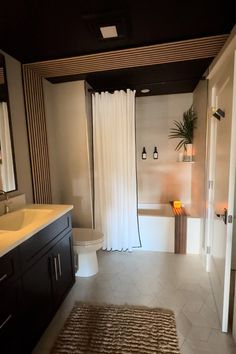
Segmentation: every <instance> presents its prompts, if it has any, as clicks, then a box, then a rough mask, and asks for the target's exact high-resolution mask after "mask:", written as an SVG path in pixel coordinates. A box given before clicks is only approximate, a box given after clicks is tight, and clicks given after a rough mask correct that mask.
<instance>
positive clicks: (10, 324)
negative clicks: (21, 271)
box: [0, 281, 21, 354]
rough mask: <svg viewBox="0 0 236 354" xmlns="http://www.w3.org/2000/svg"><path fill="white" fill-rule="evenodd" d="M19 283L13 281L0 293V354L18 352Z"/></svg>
mask: <svg viewBox="0 0 236 354" xmlns="http://www.w3.org/2000/svg"><path fill="white" fill-rule="evenodd" d="M20 299H21V283H20V281H15V282H14V283H11V284H10V286H8V287H6V289H4V290H2V291H1V301H0V352H1V354H9V353H10V354H16V353H19V352H20V346H21V344H20V343H21V338H20V337H21V336H20V326H21V324H20V309H21V304H20Z"/></svg>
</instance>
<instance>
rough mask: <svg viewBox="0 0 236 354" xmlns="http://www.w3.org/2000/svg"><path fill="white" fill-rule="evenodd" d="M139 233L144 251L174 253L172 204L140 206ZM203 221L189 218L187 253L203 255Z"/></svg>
mask: <svg viewBox="0 0 236 354" xmlns="http://www.w3.org/2000/svg"><path fill="white" fill-rule="evenodd" d="M138 221H139V231H140V239H141V243H142V247H141V248H140V250H143V251H158V252H171V253H174V244H175V218H174V215H173V212H172V208H171V206H170V204H139V206H138ZM201 223H202V221H201V219H200V218H198V217H196V216H195V217H191V215H190V216H188V218H187V253H190V254H200V253H201Z"/></svg>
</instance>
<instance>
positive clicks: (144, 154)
mask: <svg viewBox="0 0 236 354" xmlns="http://www.w3.org/2000/svg"><path fill="white" fill-rule="evenodd" d="M142 159H143V160H146V159H147V153H146V149H145V146H144V147H143V151H142Z"/></svg>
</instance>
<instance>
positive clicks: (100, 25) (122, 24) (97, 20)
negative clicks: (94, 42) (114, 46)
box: [83, 11, 129, 41]
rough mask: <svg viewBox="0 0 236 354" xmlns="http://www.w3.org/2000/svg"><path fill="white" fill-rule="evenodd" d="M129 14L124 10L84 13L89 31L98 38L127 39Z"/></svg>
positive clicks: (104, 39)
mask: <svg viewBox="0 0 236 354" xmlns="http://www.w3.org/2000/svg"><path fill="white" fill-rule="evenodd" d="M127 19H128V16H127V14H125V13H124V12H122V11H118V12H112V13H111V12H109V13H103V14H92V15H91V14H89V15H84V16H83V20H84V21H85V23H86V25H87V27H88V28H89V31H90V32H91V33H92V36H93V37H96V38H97V39H98V40H102V41H106V40H117V39H125V38H127V36H128V32H129V30H128V27H129V26H128V20H127Z"/></svg>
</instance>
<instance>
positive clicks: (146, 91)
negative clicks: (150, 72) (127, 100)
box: [141, 89, 150, 93]
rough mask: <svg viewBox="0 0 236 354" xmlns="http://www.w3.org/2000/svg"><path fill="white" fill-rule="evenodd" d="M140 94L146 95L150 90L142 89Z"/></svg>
mask: <svg viewBox="0 0 236 354" xmlns="http://www.w3.org/2000/svg"><path fill="white" fill-rule="evenodd" d="M141 92H142V93H148V92H150V90H149V89H142V90H141Z"/></svg>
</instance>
